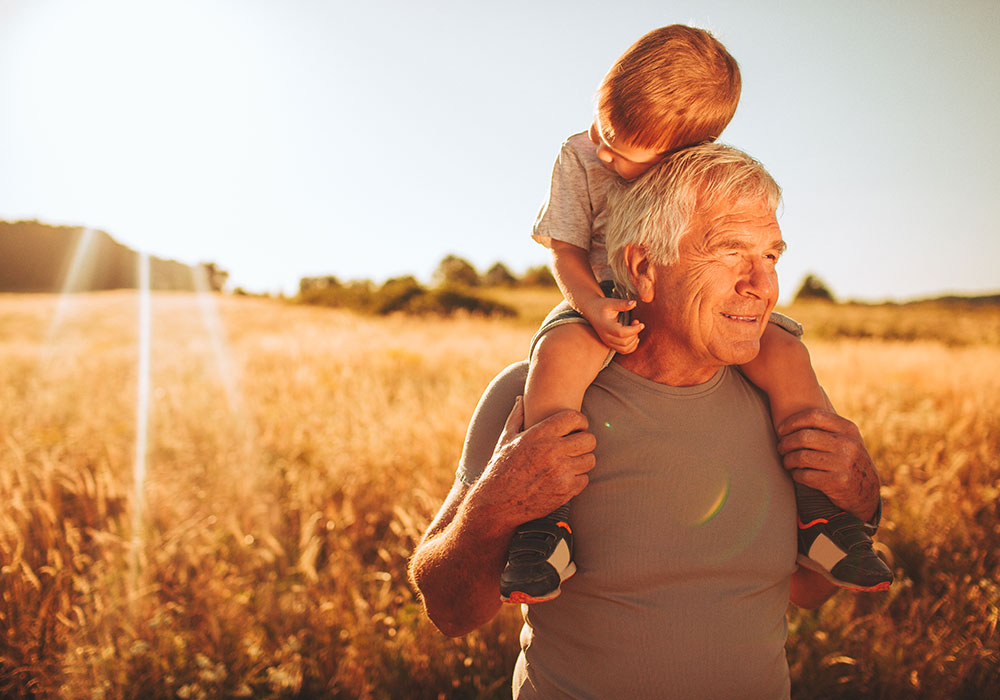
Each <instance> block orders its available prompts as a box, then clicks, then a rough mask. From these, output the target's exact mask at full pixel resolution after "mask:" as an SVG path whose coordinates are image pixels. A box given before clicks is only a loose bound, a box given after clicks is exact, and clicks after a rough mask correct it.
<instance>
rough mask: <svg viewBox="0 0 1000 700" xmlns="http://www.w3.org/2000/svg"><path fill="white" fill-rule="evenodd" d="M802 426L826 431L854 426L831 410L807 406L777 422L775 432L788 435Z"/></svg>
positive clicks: (848, 428) (836, 430) (847, 428)
mask: <svg viewBox="0 0 1000 700" xmlns="http://www.w3.org/2000/svg"><path fill="white" fill-rule="evenodd" d="M803 428H816V429H819V430H826V431H828V432H845V431H850V430H851V429H852V428H854V423H852V422H851V421H849V420H847V419H846V418H841V417H840V416H838V415H837V414H836V413H834V412H833V411H828V410H825V409H821V408H809V409H806V410H805V411H799V412H798V413H793V414H792V415H790V416H788V418H786V419H785V420H783V421H781V423H779V424H778V427H777V428H776V429H775V432H777V433H778V435H779V436H784V435H788V434H789V433H793V432H795V431H796V430H802V429H803Z"/></svg>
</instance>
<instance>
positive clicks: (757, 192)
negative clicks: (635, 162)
mask: <svg viewBox="0 0 1000 700" xmlns="http://www.w3.org/2000/svg"><path fill="white" fill-rule="evenodd" d="M780 201H781V188H780V187H778V183H776V182H775V181H774V178H772V177H771V175H770V174H769V173H768V172H767V171H766V170H765V169H764V166H762V165H761V164H760V163H759V162H757V161H756V160H754V159H753V158H751V157H750V156H748V155H747V154H746V153H744V152H743V151H740V150H737V149H735V148H733V147H732V146H726V145H725V144H721V143H706V144H702V145H700V146H692V147H691V148H685V149H684V150H682V151H678V152H677V153H674V154H673V155H671V156H670V157H669V158H667V159H666V160H665V161H664V162H663V163H661V164H660V165H658V166H657V167H655V168H652V169H651V170H650V171H649V172H647V173H646V174H645V175H643V176H642V177H641V178H639V179H638V180H636V181H634V182H632V183H625V184H621V185H619V186H618V187H617V188H615V189H614V190H612V192H611V193H610V194H609V199H608V212H609V215H608V223H607V228H606V231H607V240H606V245H607V249H608V263H609V264H610V265H611V269H612V270H613V271H614V274H615V281H616V284H617V285H619V287H620V288H622V289H623V290H624V291H625V292H626V293H627V294H628V295H630V296H634V295H635V294H636V290H635V287H634V285H633V284H632V281H631V278H630V276H629V272H628V270H627V269H626V267H625V258H624V256H625V246H627V245H629V244H632V245H637V246H641V247H642V248H643V249H644V250H645V251H646V254H647V255H648V256H649V259H650V260H651V261H652V262H654V263H656V264H659V265H669V264H671V263H673V262H676V260H677V246H678V243H679V241H680V239H681V236H683V235H685V234H686V233H688V231H689V229H690V228H691V225H692V223H693V219H694V217H695V214H697V213H703V212H708V211H713V210H714V209H715V208H716V207H718V206H724V207H731V206H736V205H739V204H743V203H747V202H761V203H766V205H767V206H768V207H769V208H770V210H771V211H775V210H777V208H778V204H779V202H780Z"/></svg>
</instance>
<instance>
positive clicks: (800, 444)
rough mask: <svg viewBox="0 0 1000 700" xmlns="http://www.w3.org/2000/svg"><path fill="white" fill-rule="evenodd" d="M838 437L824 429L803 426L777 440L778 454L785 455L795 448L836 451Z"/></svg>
mask: <svg viewBox="0 0 1000 700" xmlns="http://www.w3.org/2000/svg"><path fill="white" fill-rule="evenodd" d="M840 439H841V438H838V437H837V436H836V435H835V434H833V433H828V432H826V431H825V430H815V429H813V428H803V429H800V430H796V431H795V432H794V433H790V434H788V435H785V436H784V437H782V438H781V439H780V440H778V454H780V455H787V454H789V453H790V452H795V451H796V450H812V451H819V452H836V451H838V444H839V441H840Z"/></svg>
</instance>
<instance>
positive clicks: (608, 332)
mask: <svg viewBox="0 0 1000 700" xmlns="http://www.w3.org/2000/svg"><path fill="white" fill-rule="evenodd" d="M633 308H635V302H634V301H631V300H628V299H614V298H609V297H600V298H597V299H594V300H593V302H591V303H590V304H589V305H588V307H587V308H586V309H581V312H582V313H583V315H584V318H586V319H587V320H588V321H590V325H591V326H593V328H594V330H595V331H596V332H597V335H598V337H600V339H601V342H602V343H604V344H605V345H607V346H608V347H609V348H611V349H612V350H614V351H615V352H618V353H621V354H623V355H627V354H629V353H630V352H632V351H633V350H635V349H636V348H637V347H638V346H639V332H640V331H642V329H643V328H645V327H646V326H645V325H644V324H642V323H640V322H639V321H636V320H633V321H632V324H631V325H628V326H623V325H622V324H621V323H619V322H618V314H620V313H621V312H623V311H631V310H632V309H633Z"/></svg>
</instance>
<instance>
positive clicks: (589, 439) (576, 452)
mask: <svg viewBox="0 0 1000 700" xmlns="http://www.w3.org/2000/svg"><path fill="white" fill-rule="evenodd" d="M595 447H597V438H596V437H594V434H593V433H587V432H578V433H571V434H570V435H567V436H566V437H565V438H563V449H565V450H566V454H567V455H568V456H570V457H581V456H584V455H590V454H593V452H594V448H595Z"/></svg>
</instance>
